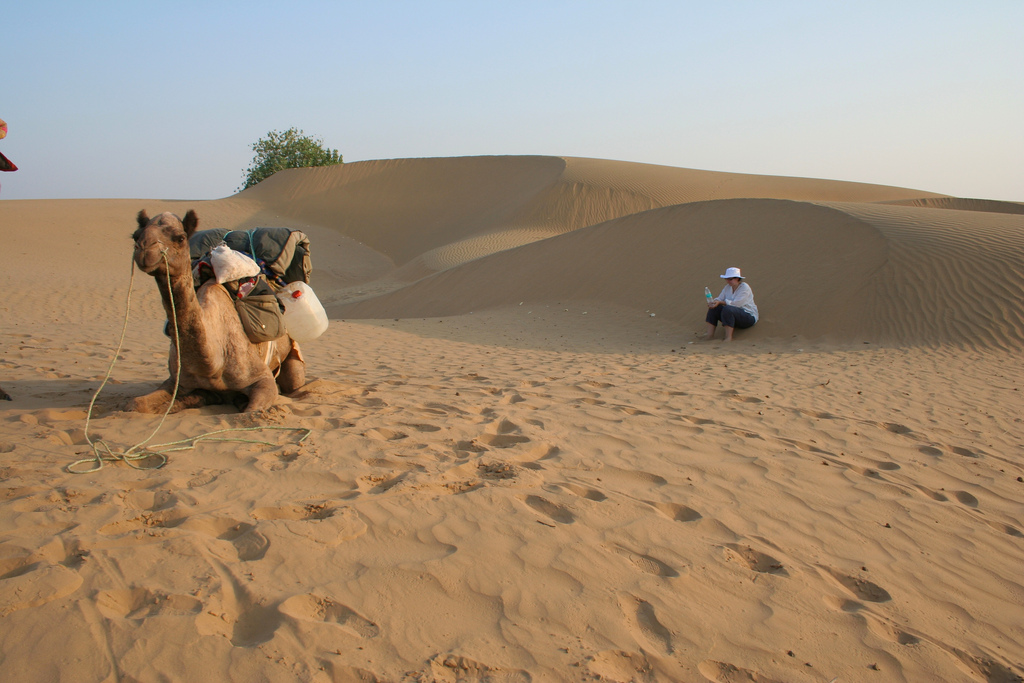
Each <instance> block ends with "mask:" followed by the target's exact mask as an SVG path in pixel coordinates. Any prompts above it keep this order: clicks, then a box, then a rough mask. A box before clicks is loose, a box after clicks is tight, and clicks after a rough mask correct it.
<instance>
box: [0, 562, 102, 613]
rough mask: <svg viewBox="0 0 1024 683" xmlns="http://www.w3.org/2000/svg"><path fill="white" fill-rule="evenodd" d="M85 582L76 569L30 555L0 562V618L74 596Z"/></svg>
mask: <svg viewBox="0 0 1024 683" xmlns="http://www.w3.org/2000/svg"><path fill="white" fill-rule="evenodd" d="M81 585H82V577H81V576H79V575H78V573H77V572H75V571H72V570H71V569H68V568H67V567H65V566H63V565H60V564H48V563H44V562H29V561H28V560H27V558H23V559H17V560H5V561H4V562H3V563H2V564H0V617H3V616H6V615H8V614H10V613H11V612H15V611H17V610H20V609H26V608H29V607H39V606H40V605H45V604H46V603H48V602H53V601H54V600H59V599H61V598H64V597H67V596H68V595H71V594H72V593H74V592H75V591H76V590H78V587H79V586H81Z"/></svg>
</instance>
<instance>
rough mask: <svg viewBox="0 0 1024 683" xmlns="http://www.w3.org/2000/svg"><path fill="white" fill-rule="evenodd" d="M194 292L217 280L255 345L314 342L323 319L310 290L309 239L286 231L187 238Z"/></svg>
mask: <svg viewBox="0 0 1024 683" xmlns="http://www.w3.org/2000/svg"><path fill="white" fill-rule="evenodd" d="M189 255H190V256H191V258H192V274H193V279H194V282H195V286H196V288H197V289H198V288H199V287H200V286H201V285H202V284H203V283H205V282H206V281H207V280H210V279H215V280H216V281H217V283H218V284H222V285H224V287H225V289H227V290H228V293H229V294H230V295H231V298H232V300H233V301H234V304H235V310H236V311H237V312H238V318H239V320H240V321H241V323H242V329H243V330H244V331H245V335H246V337H248V339H249V341H251V342H253V343H260V342H264V341H270V340H273V339H277V338H278V337H280V336H282V335H284V334H286V333H287V334H288V335H289V336H291V337H292V339H294V340H296V341H310V340H312V339H316V338H317V337H319V336H320V335H321V334H323V332H324V331H325V330H326V329H327V324H328V320H327V313H326V312H325V311H324V308H323V306H322V305H321V304H320V301H319V300H318V299H317V298H316V294H314V293H313V290H312V289H311V288H310V287H309V284H308V283H309V275H310V273H311V272H312V269H313V267H312V263H311V261H310V258H309V238H308V237H307V236H306V234H305V233H303V232H301V231H299V230H292V229H290V228H254V229H252V230H227V229H226V228H215V229H212V230H203V231H201V232H197V233H195V234H194V235H192V237H191V238H189Z"/></svg>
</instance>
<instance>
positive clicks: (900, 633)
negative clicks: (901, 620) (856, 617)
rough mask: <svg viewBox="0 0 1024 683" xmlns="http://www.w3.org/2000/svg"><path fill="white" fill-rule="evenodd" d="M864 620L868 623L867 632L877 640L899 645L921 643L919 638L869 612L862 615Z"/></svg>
mask: <svg viewBox="0 0 1024 683" xmlns="http://www.w3.org/2000/svg"><path fill="white" fill-rule="evenodd" d="M864 618H865V620H866V621H867V623H868V630H870V631H871V632H872V633H874V634H875V635H876V636H878V637H879V638H884V639H885V640H888V641H890V642H893V643H897V644H899V645H916V644H917V643H919V642H921V639H920V638H918V637H917V636H915V635H913V634H911V633H907V632H906V631H904V630H902V629H900V628H899V627H897V626H896V625H895V624H893V623H892V622H891V621H889V620H888V619H883V618H882V617H878V616H875V615H874V614H871V613H869V612H865V613H864Z"/></svg>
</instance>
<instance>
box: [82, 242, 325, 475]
mask: <svg viewBox="0 0 1024 683" xmlns="http://www.w3.org/2000/svg"><path fill="white" fill-rule="evenodd" d="M160 255H161V256H162V257H163V259H164V266H166V268H165V273H166V275H167V291H168V292H171V264H170V263H168V261H167V249H166V248H164V249H161V251H160ZM134 283H135V260H134V259H132V274H131V278H130V279H129V280H128V297H127V300H126V302H125V310H124V325H122V327H121V338H120V339H119V340H118V342H117V349H116V350H115V351H114V356H113V358H111V359H110V365H109V366H107V374H106V376H105V377H104V378H103V382H101V383H100V386H99V388H98V389H96V393H94V394H93V396H92V400H91V401H89V411H88V413H86V416H85V440H86V441H87V442H88V443H89V445H90V446H91V447H92V457H90V458H83V459H81V460H76V461H75V462H73V463H71V464H70V465H68V466H67V467H66V468H65V470H66V471H68V472H70V473H71V474H89V473H90V472H98V471H99V470H101V469H103V463H104V462H116V461H118V460H120V461H122V462H124V463H125V464H126V465H128V466H129V467H132V468H134V469H137V470H157V469H160V468H161V467H163V466H164V465H166V464H167V455H166V454H167V453H171V452H174V451H185V450H189V449H192V448H195V447H196V444H197V443H199V442H200V441H220V442H231V443H250V444H260V445H264V446H276V445H278V444H276V443H273V442H271V441H260V440H257V439H242V438H235V439H220V438H217V439H215V438H212V437H214V436H215V435H217V434H224V433H227V432H254V431H262V430H278V431H284V430H287V431H292V432H302V436H301V437H300V438H299V440H298V441H297V442H296V443H302V442H303V441H305V440H306V437H308V436H309V435H310V434H311V433H312V430H310V429H306V428H304V427H275V426H267V427H233V428H228V429H217V430H215V431H212V432H205V433H203V434H199V435H198V436H193V437H189V438H186V439H180V440H178V441H170V442H168V443H162V444H155V445H153V446H150V447H148V448H145V446H146V444H147V443H149V442H150V441H151V440H152V439H153V437H154V436H156V435H157V433H158V432H159V431H160V429H161V428H162V427H163V425H164V421H166V420H167V416H168V415H169V414H170V413H171V408H173V407H174V400H175V399H176V398H177V397H178V386H179V383H180V381H181V358H180V356H179V358H178V362H177V363H176V364H175V365H176V368H175V374H174V392H173V393H172V394H171V400H170V402H169V403H168V404H167V410H165V411H164V414H163V416H162V417H161V418H160V422H159V423H158V424H157V426H156V428H155V429H154V430H153V432H152V433H151V434H150V435H149V436H148V437H146V438H145V439H143V440H142V441H140V442H139V443H137V444H135V445H134V446H132V447H131V448H129V449H127V450H124V451H115V450H112V449H111V447H110V446H109V445H108V444H107V443H106V442H105V441H102V440H97V441H93V440H92V439H91V438H90V437H89V422H90V421H91V420H92V410H93V406H95V404H96V399H97V398H99V395H100V392H101V391H103V387H104V386H106V384H107V382H108V381H109V380H110V376H111V374H112V373H113V371H114V364H115V363H116V362H117V358H118V356H119V355H120V354H121V348H122V347H123V346H124V337H125V333H126V332H127V330H128V317H129V313H130V312H131V305H132V288H133V286H134ZM168 298H169V299H170V300H171V320H172V321H174V348H175V349H181V343H180V342H181V339H180V337H179V336H178V316H177V311H176V310H175V307H174V297H173V296H170V297H168ZM150 459H152V460H153V462H152V463H148V464H142V463H141V461H144V460H150ZM86 463H92V467H90V468H88V469H79V466H80V465H84V464H86Z"/></svg>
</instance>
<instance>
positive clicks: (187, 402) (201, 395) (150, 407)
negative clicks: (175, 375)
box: [128, 378, 224, 415]
mask: <svg viewBox="0 0 1024 683" xmlns="http://www.w3.org/2000/svg"><path fill="white" fill-rule="evenodd" d="M173 392H174V379H172V378H169V379H168V380H167V381H166V382H164V383H163V384H161V385H160V387H159V388H158V389H157V390H156V391H153V392H150V393H148V394H145V395H144V396H139V397H137V398H135V399H133V400H132V401H131V403H130V404H129V406H128V410H134V411H135V412H138V413H146V414H150V415H153V414H156V413H163V412H169V413H177V412H178V411H181V410H188V409H189V408H202V407H203V406H211V405H220V404H221V403H223V402H224V401H223V400H221V398H220V397H219V396H218V395H217V394H216V393H215V392H213V391H206V390H204V389H194V390H193V391H190V392H188V393H182V392H181V390H180V389H179V390H178V395H177V396H176V397H175V398H174V405H173V406H172V407H171V409H170V410H167V404H168V403H170V401H171V395H172V394H173Z"/></svg>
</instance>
